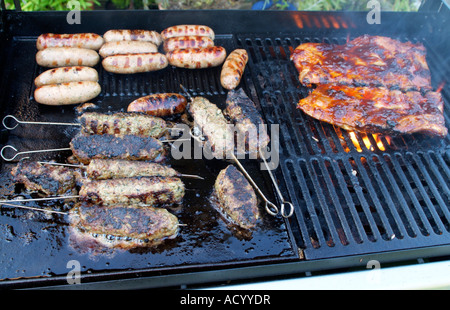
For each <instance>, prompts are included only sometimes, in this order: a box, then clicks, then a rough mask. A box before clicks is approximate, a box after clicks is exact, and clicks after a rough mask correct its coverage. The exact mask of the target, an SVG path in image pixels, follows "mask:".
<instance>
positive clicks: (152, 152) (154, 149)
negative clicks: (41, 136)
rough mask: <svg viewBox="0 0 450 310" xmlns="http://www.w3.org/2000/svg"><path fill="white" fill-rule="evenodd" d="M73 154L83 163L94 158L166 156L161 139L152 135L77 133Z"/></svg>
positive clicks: (136, 158)
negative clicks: (88, 134) (117, 135)
mask: <svg viewBox="0 0 450 310" xmlns="http://www.w3.org/2000/svg"><path fill="white" fill-rule="evenodd" d="M70 149H71V150H72V153H73V155H74V156H75V157H76V158H77V159H78V161H79V162H81V163H83V164H89V162H90V161H91V160H92V159H127V160H148V161H154V162H159V161H162V160H163V159H164V157H165V150H164V146H163V144H162V142H161V141H159V140H157V139H155V138H152V137H139V136H132V135H126V136H120V137H116V136H113V135H90V136H84V135H77V136H76V137H75V138H73V139H72V141H70Z"/></svg>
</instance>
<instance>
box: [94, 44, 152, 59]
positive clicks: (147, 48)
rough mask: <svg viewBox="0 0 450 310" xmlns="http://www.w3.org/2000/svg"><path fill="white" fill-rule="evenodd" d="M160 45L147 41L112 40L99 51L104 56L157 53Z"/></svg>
mask: <svg viewBox="0 0 450 310" xmlns="http://www.w3.org/2000/svg"><path fill="white" fill-rule="evenodd" d="M156 52H158V47H157V46H156V45H155V44H154V43H152V42H145V41H111V42H106V43H105V44H103V46H102V47H101V48H100V51H99V52H98V53H99V54H100V56H102V57H108V56H112V55H124V54H142V53H156Z"/></svg>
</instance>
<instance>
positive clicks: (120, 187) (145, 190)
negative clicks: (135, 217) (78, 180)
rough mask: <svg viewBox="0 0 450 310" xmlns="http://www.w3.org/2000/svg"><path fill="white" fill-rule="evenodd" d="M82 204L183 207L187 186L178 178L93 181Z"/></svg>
mask: <svg viewBox="0 0 450 310" xmlns="http://www.w3.org/2000/svg"><path fill="white" fill-rule="evenodd" d="M79 194H80V196H81V198H80V199H81V200H83V201H86V202H89V203H94V204H121V203H125V204H127V203H130V204H141V205H153V206H154V205H156V206H164V205H169V204H180V203H181V202H182V200H183V197H184V184H183V182H182V181H181V180H180V179H179V178H174V177H139V178H123V179H111V180H95V181H89V182H87V183H85V184H83V186H81V189H80V193H79Z"/></svg>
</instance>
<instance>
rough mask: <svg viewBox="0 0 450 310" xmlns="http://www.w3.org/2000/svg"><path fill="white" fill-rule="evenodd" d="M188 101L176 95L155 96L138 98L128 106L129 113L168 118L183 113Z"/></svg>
mask: <svg viewBox="0 0 450 310" xmlns="http://www.w3.org/2000/svg"><path fill="white" fill-rule="evenodd" d="M186 105H187V100H186V98H185V97H184V96H182V95H180V94H175V93H165V94H153V95H148V96H145V97H141V98H138V99H136V100H134V101H133V102H131V103H130V104H129V105H128V109H127V112H144V113H147V114H149V115H153V116H158V117H161V116H168V115H174V114H179V113H183V112H184V111H185V109H186Z"/></svg>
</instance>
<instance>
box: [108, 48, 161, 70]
mask: <svg viewBox="0 0 450 310" xmlns="http://www.w3.org/2000/svg"><path fill="white" fill-rule="evenodd" d="M102 65H103V68H104V69H105V70H106V71H108V72H113V73H119V74H130V73H140V72H150V71H156V70H161V69H164V68H165V67H167V65H168V62H167V58H166V56H165V55H164V54H161V53H147V54H133V55H132V54H128V55H114V56H109V57H106V58H105V59H103V61H102Z"/></svg>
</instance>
